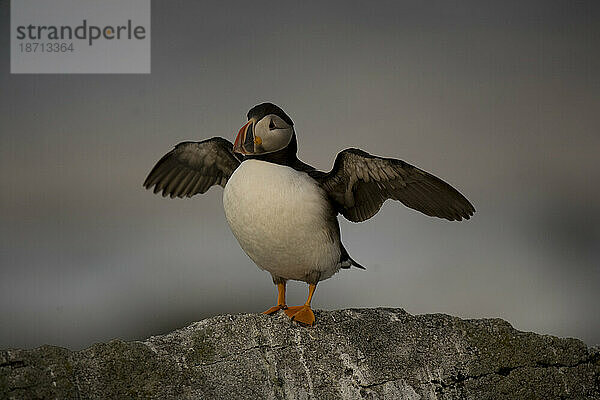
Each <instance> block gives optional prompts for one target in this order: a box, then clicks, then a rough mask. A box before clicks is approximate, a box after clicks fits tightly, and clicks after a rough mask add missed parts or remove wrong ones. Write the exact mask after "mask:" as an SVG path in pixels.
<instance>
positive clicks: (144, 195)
mask: <svg viewBox="0 0 600 400" xmlns="http://www.w3.org/2000/svg"><path fill="white" fill-rule="evenodd" d="M9 15H10V9H9V2H8V0H0V27H1V28H0V29H1V32H2V33H1V34H0V52H1V53H0V54H1V57H0V134H1V137H0V182H1V183H2V190H1V191H0V348H7V347H34V346H39V345H42V344H54V345H60V346H67V347H69V348H72V349H80V348H83V347H87V346H89V345H91V344H92V343H94V342H97V341H105V340H109V339H111V338H115V337H117V338H122V339H144V338H146V337H148V336H150V335H156V334H160V333H164V332H167V331H170V330H172V329H174V328H177V327H182V326H185V325H186V324H188V323H189V322H191V321H196V320H199V319H202V318H206V317H209V316H211V315H215V314H221V313H241V312H248V313H254V312H259V311H262V310H264V309H266V308H268V307H270V306H272V305H273V304H274V302H275V299H276V291H275V288H274V286H273V284H272V282H271V278H270V276H269V275H268V274H267V273H266V272H263V271H260V270H259V269H258V268H257V267H256V266H255V265H254V264H253V263H252V262H251V261H250V259H249V258H248V257H247V256H246V255H245V254H244V253H243V251H242V250H241V249H240V247H239V245H238V244H237V242H236V240H235V238H234V237H233V235H232V234H231V233H230V231H229V228H228V226H227V223H226V221H225V218H224V213H223V207H222V200H221V196H222V190H221V188H220V187H215V188H212V189H211V190H210V191H209V192H208V193H207V194H206V195H203V196H196V197H193V198H191V199H186V200H179V199H176V200H171V199H163V198H162V197H160V196H156V195H153V194H152V193H151V192H148V191H146V190H144V189H143V188H142V182H143V180H144V178H145V177H146V175H147V173H148V172H149V171H150V169H151V167H152V166H153V165H154V163H155V162H156V161H157V160H158V159H159V158H160V157H161V156H162V155H163V154H164V153H166V152H167V151H169V150H170V149H171V148H172V146H173V145H175V144H176V143H178V142H180V141H183V140H201V139H203V138H207V137H212V136H216V135H218V136H223V137H226V138H228V139H229V140H233V139H234V137H235V134H236V133H237V131H238V129H239V128H240V126H241V125H243V124H244V123H245V120H246V117H245V115H246V112H247V111H248V109H249V108H250V107H252V106H253V105H255V104H257V103H260V102H263V101H272V102H274V103H276V104H278V105H280V106H281V107H282V108H283V109H284V110H286V111H287V112H288V114H289V115H290V116H291V118H292V119H293V120H294V122H295V127H296V132H297V134H298V138H299V157H300V158H301V159H302V160H303V161H305V162H307V163H310V164H312V165H314V166H316V167H318V168H320V169H323V170H329V169H330V168H331V165H332V163H333V160H334V158H335V155H336V154H337V153H338V152H339V151H340V150H342V149H344V148H347V147H359V148H361V149H364V150H366V151H368V152H371V153H374V154H378V155H385V156H390V157H396V158H400V159H403V160H405V161H407V162H410V163H412V164H415V165H417V166H419V167H421V168H423V169H425V170H426V171H429V172H431V173H433V174H435V175H438V176H440V177H442V178H443V179H445V180H447V181H448V182H450V183H451V184H452V185H453V186H455V187H456V188H457V189H459V190H460V191H461V192H462V193H464V194H465V195H466V196H467V197H468V198H469V200H471V202H472V203H473V204H474V205H475V207H476V209H477V213H476V214H475V216H474V218H472V220H470V221H467V222H461V223H457V222H454V223H451V222H448V221H445V220H439V219H433V218H428V217H426V216H424V215H422V214H419V213H417V212H415V211H413V210H410V209H407V208H405V207H404V206H402V205H401V204H399V203H393V202H387V203H386V204H385V205H384V207H383V208H382V210H381V211H380V212H379V214H377V215H376V216H375V217H374V218H372V219H370V220H369V221H367V222H364V223H361V224H352V223H350V222H348V221H346V220H344V219H343V218H341V217H340V223H341V229H342V238H343V241H344V243H345V245H346V247H347V248H348V250H349V252H350V254H351V255H352V256H353V258H355V259H356V260H357V261H359V262H361V263H362V264H363V265H365V266H367V271H359V270H350V271H347V270H344V271H341V272H340V273H339V274H337V275H335V276H334V277H333V278H332V279H329V280H327V281H324V282H322V283H321V284H319V288H318V290H317V292H316V295H315V299H314V302H313V305H314V307H315V308H317V309H337V308H346V307H376V306H390V307H402V308H404V309H406V310H407V311H408V312H410V313H448V314H452V315H456V316H460V317H463V318H492V317H493V318H495V317H499V318H504V319H506V320H508V321H509V322H511V323H512V324H513V325H514V326H515V327H516V328H517V329H520V330H525V331H535V332H538V333H544V334H552V335H558V336H567V337H578V338H581V339H583V340H584V341H585V342H586V343H588V344H598V343H600V313H598V304H600V290H598V289H599V284H600V186H599V185H598V182H600V168H599V167H600V162H599V159H598V153H599V150H600V51H598V50H599V49H600V24H599V23H598V21H600V3H598V2H593V1H583V2H570V1H564V2H558V1H502V2H488V1H463V2H448V1H431V2H419V1H411V2H398V1H377V2H369V3H365V2H358V1H343V2H333V1H330V2H317V1H313V2H310V1H303V2H293V3H292V2H273V1H271V2H261V1H253V2H238V3H234V2H217V1H215V2H205V1H203V2H196V1H191V0H189V1H168V2H167V1H156V2H153V3H152V27H151V31H152V34H151V36H152V73H151V74H150V75H11V74H10V73H9V71H10V56H9V37H10V35H9ZM305 296H306V285H305V284H302V283H298V282H292V283H291V284H290V289H289V297H288V298H289V300H288V303H289V304H300V303H302V302H304V300H305Z"/></svg>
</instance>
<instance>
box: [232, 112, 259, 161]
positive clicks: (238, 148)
mask: <svg viewBox="0 0 600 400" xmlns="http://www.w3.org/2000/svg"><path fill="white" fill-rule="evenodd" d="M252 122H253V121H252V120H250V121H248V122H247V123H246V125H244V126H242V128H241V129H240V131H239V132H238V134H237V137H236V138H235V142H234V143H233V152H234V153H241V154H252V151H248V150H247V148H246V146H249V145H254V135H253V134H252V128H251V126H252ZM248 131H250V132H248ZM252 147H253V146H252Z"/></svg>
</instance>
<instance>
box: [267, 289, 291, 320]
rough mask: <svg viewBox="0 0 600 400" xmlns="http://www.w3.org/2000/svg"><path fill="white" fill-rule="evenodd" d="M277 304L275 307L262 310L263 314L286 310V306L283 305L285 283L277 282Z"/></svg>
mask: <svg viewBox="0 0 600 400" xmlns="http://www.w3.org/2000/svg"><path fill="white" fill-rule="evenodd" d="M277 292H278V293H277V305H276V306H275V307H271V308H269V309H268V310H267V311H263V314H267V315H269V314H273V313H275V312H277V311H279V310H287V308H288V307H287V306H286V305H285V283H278V284H277Z"/></svg>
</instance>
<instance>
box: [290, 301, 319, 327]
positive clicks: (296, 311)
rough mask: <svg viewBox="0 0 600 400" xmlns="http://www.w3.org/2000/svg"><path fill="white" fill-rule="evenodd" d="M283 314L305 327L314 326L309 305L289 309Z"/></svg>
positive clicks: (313, 315) (312, 314)
mask: <svg viewBox="0 0 600 400" xmlns="http://www.w3.org/2000/svg"><path fill="white" fill-rule="evenodd" d="M285 313H286V315H287V316H288V317H290V318H291V319H292V320H293V321H296V322H300V323H302V324H306V325H314V324H315V314H314V313H313V310H312V309H311V308H310V306H309V305H306V304H305V305H303V306H296V307H289V308H288V309H287V310H285Z"/></svg>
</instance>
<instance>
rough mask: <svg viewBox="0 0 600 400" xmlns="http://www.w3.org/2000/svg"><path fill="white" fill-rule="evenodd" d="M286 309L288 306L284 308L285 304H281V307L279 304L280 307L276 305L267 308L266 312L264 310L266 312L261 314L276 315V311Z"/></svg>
mask: <svg viewBox="0 0 600 400" xmlns="http://www.w3.org/2000/svg"><path fill="white" fill-rule="evenodd" d="M287 308H288V306H286V305H285V304H283V305H281V304H280V305H277V306H274V307H271V308H269V309H268V310H266V311H263V314H266V315H271V314H273V313H276V312H277V311H279V310H287Z"/></svg>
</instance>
